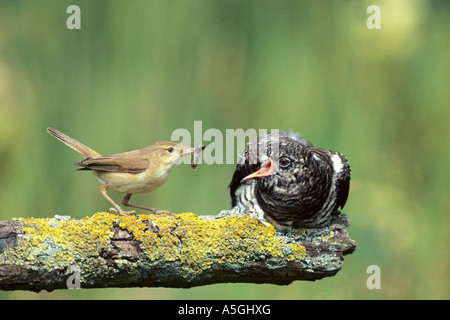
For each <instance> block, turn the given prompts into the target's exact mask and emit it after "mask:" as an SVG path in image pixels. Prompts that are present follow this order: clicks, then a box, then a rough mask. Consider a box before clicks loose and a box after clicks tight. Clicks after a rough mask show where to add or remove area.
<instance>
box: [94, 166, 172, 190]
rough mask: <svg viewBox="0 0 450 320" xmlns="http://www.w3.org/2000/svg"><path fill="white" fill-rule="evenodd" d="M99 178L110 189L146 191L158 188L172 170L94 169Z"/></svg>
mask: <svg viewBox="0 0 450 320" xmlns="http://www.w3.org/2000/svg"><path fill="white" fill-rule="evenodd" d="M94 173H95V175H96V176H97V178H98V179H99V180H100V181H101V182H104V183H106V184H107V185H108V186H109V188H110V189H113V190H115V191H117V192H120V193H131V194H133V193H145V192H150V191H153V190H156V189H158V188H159V187H161V186H162V185H163V184H164V182H166V180H167V177H168V176H169V173H170V170H166V171H163V170H155V171H149V170H146V171H144V172H141V173H124V172H121V173H118V172H105V171H94Z"/></svg>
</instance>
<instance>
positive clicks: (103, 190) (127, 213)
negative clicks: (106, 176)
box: [100, 184, 136, 216]
mask: <svg viewBox="0 0 450 320" xmlns="http://www.w3.org/2000/svg"><path fill="white" fill-rule="evenodd" d="M108 188H109V187H108V185H107V184H103V185H101V186H100V193H101V194H102V196H104V197H105V199H106V200H108V201H109V202H110V203H111V204H112V205H113V206H114V208H115V209H114V208H111V209H109V210H108V212H111V211H115V212H118V213H120V214H121V215H122V216H127V215H129V214H135V213H136V211H123V209H122V208H121V207H119V206H118V205H117V203H115V202H114V201H113V199H111V198H110V197H109V196H108V195H107V194H106V190H108Z"/></svg>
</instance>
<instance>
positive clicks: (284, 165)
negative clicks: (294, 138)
mask: <svg viewBox="0 0 450 320" xmlns="http://www.w3.org/2000/svg"><path fill="white" fill-rule="evenodd" d="M279 164H280V167H281V168H287V167H289V166H290V165H291V159H289V158H288V157H281V158H280V161H279Z"/></svg>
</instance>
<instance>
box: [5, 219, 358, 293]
mask: <svg viewBox="0 0 450 320" xmlns="http://www.w3.org/2000/svg"><path fill="white" fill-rule="evenodd" d="M348 225H349V224H348V220H347V217H346V216H345V215H344V214H342V213H341V214H339V215H338V216H336V217H335V218H334V221H333V224H332V225H330V226H329V227H326V228H320V229H301V230H297V231H296V232H292V233H288V234H281V233H277V232H276V230H275V229H274V227H273V226H264V225H263V224H262V223H261V222H259V221H257V220H255V219H253V218H251V217H250V216H248V215H234V214H232V212H230V211H222V212H221V214H219V216H206V217H200V216H197V215H195V214H193V213H184V214H174V215H137V216H126V217H124V216H117V215H114V214H110V213H106V212H100V213H97V214H95V215H93V216H92V217H86V218H84V219H82V220H75V219H73V218H71V217H68V216H55V217H54V218H47V219H37V218H26V219H22V218H19V219H13V220H11V221H0V290H32V291H40V290H48V291H51V290H54V289H63V288H68V287H69V288H71V287H81V288H104V287H174V288H189V287H194V286H200V285H206V284H214V283H224V282H251V283H273V284H279V285H286V284H289V283H291V282H292V281H295V280H317V279H321V278H324V277H329V276H333V275H335V274H336V273H337V272H338V271H339V270H340V269H341V267H342V263H343V255H345V254H348V253H352V252H353V251H354V250H355V248H356V244H355V242H354V241H353V240H351V239H350V238H349V237H348V234H347V232H346V231H345V229H344V228H345V227H346V226H348Z"/></svg>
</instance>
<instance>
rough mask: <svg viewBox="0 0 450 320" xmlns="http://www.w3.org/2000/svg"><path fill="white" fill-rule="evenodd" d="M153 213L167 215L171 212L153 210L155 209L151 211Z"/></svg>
mask: <svg viewBox="0 0 450 320" xmlns="http://www.w3.org/2000/svg"><path fill="white" fill-rule="evenodd" d="M153 213H154V214H169V215H171V214H172V212H170V211H167V210H155V211H153Z"/></svg>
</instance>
